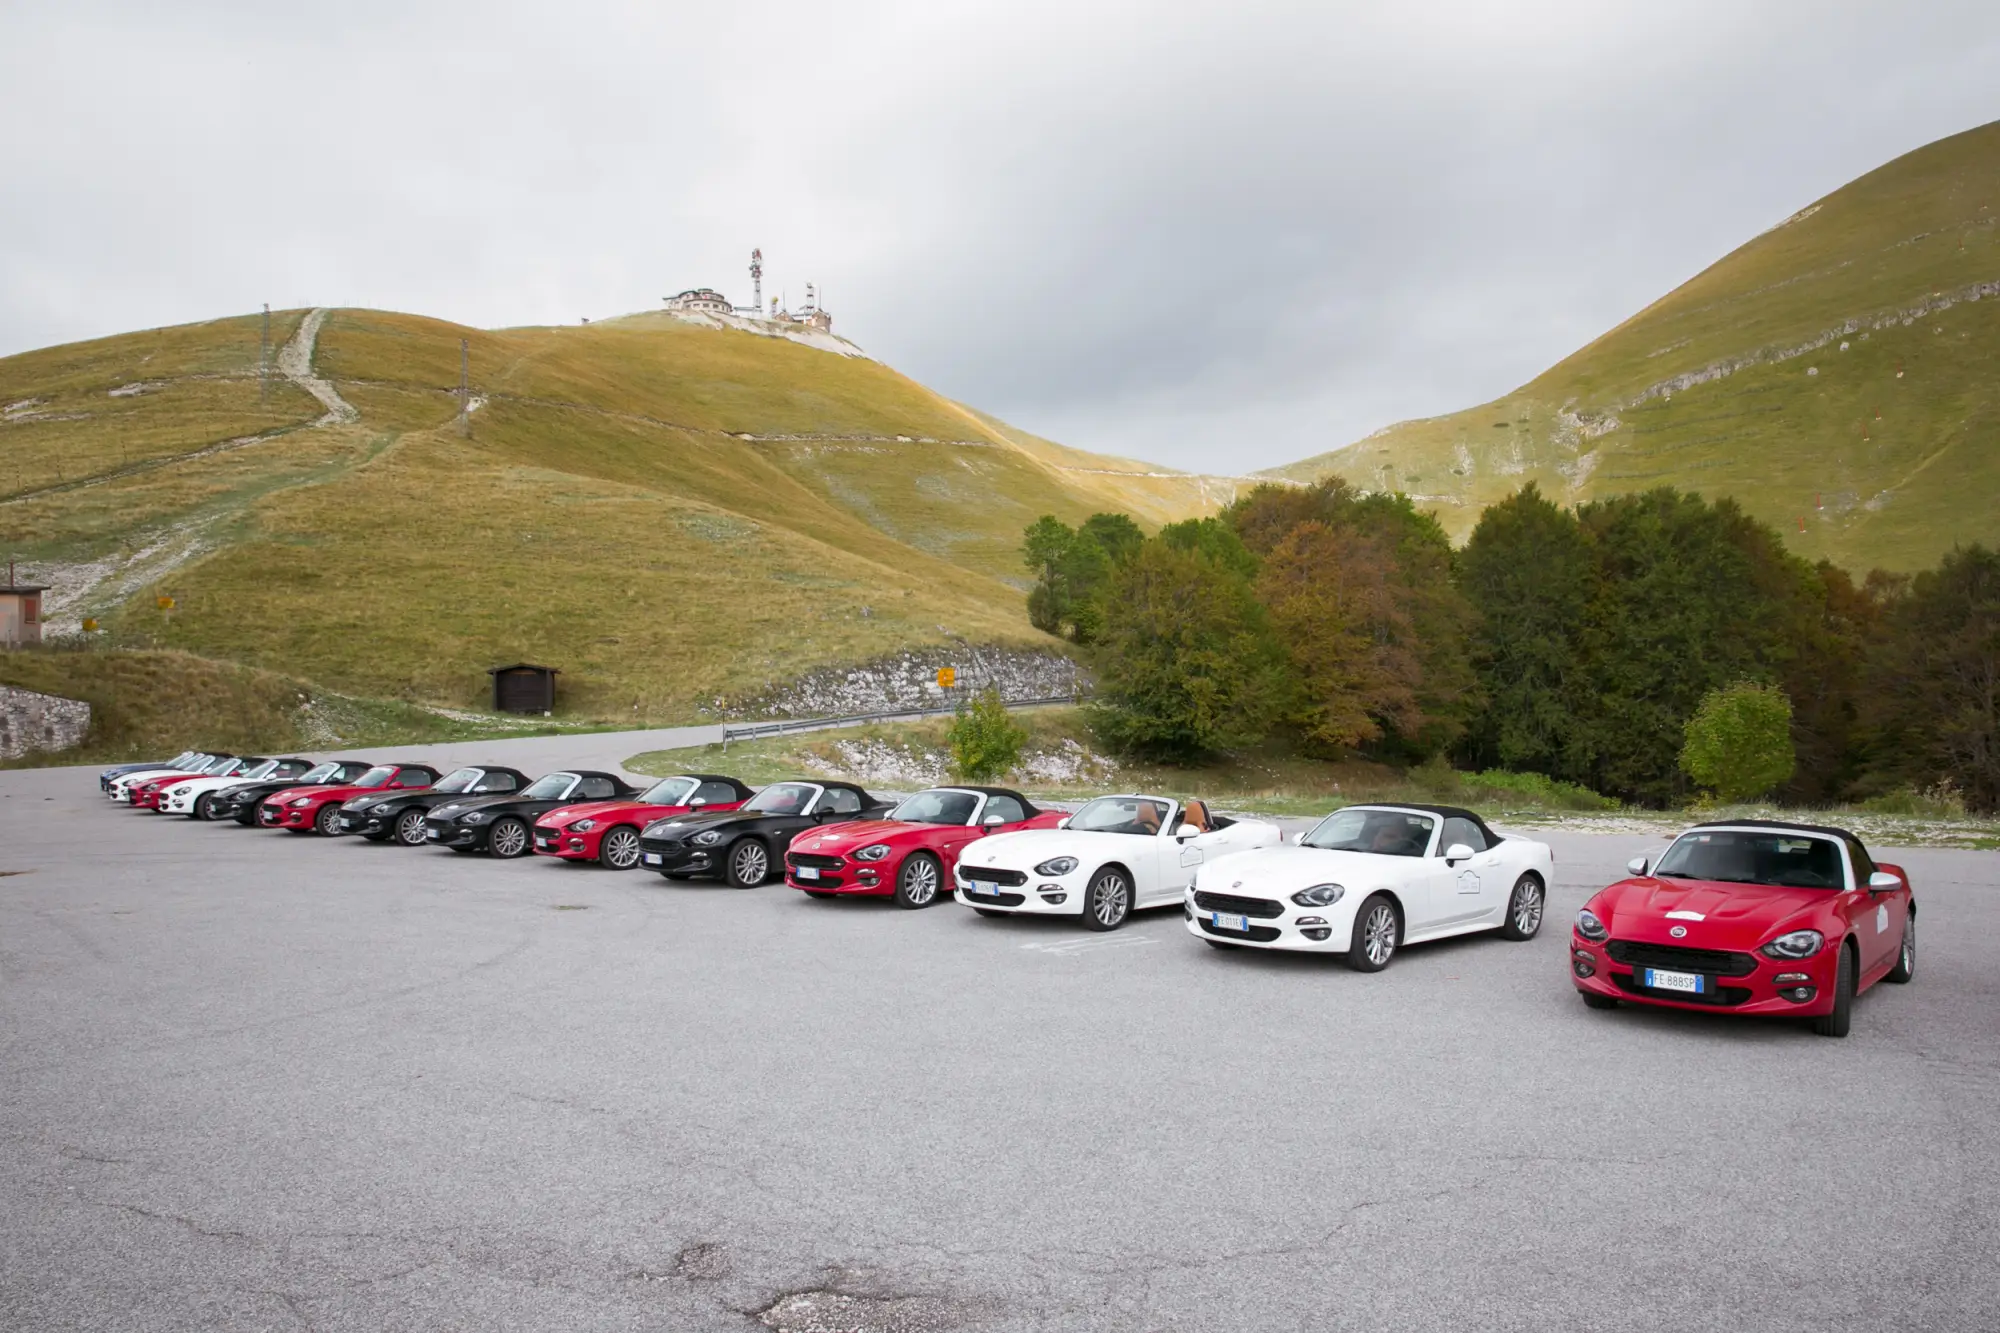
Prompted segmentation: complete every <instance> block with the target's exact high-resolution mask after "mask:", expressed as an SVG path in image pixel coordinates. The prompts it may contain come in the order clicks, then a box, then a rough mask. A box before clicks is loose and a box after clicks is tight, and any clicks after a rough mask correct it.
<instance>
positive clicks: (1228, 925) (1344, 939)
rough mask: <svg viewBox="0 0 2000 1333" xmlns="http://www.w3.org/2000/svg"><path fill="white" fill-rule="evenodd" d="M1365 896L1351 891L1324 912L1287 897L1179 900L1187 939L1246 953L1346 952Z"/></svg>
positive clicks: (1191, 896) (1193, 896)
mask: <svg viewBox="0 0 2000 1333" xmlns="http://www.w3.org/2000/svg"><path fill="white" fill-rule="evenodd" d="M1367 896H1368V895H1367V894H1355V893H1352V892H1349V893H1348V894H1347V895H1346V896H1344V897H1343V898H1341V900H1340V901H1339V902H1336V903H1333V904H1330V905H1329V906H1326V907H1301V906H1299V905H1298V904H1297V903H1295V902H1293V901H1292V900H1291V899H1289V898H1264V897H1249V896H1243V895H1238V894H1219V893H1203V892H1201V891H1200V890H1198V889H1197V890H1190V891H1189V893H1188V894H1187V896H1186V897H1185V898H1183V899H1182V900H1181V916H1182V917H1183V919H1185V921H1186V922H1187V929H1188V934H1190V935H1194V936H1197V937H1199V938H1201V939H1204V940H1224V941H1227V942H1228V943H1230V944H1238V945H1242V946H1243V947H1244V948H1246V949H1282V950H1288V951H1294V952H1299V953H1346V952H1347V947H1348V945H1349V943H1350V942H1351V941H1352V940H1353V937H1354V911H1355V908H1356V906H1357V905H1358V899H1361V898H1366V897H1367Z"/></svg>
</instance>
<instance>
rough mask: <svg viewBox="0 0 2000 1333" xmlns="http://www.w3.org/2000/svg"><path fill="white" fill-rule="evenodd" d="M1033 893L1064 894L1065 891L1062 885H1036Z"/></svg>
mask: <svg viewBox="0 0 2000 1333" xmlns="http://www.w3.org/2000/svg"><path fill="white" fill-rule="evenodd" d="M1035 892H1036V893H1064V892H1065V890H1064V889H1063V886H1062V885H1060V884H1037V885H1036V886H1035Z"/></svg>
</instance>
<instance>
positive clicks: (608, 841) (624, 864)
mask: <svg viewBox="0 0 2000 1333" xmlns="http://www.w3.org/2000/svg"><path fill="white" fill-rule="evenodd" d="M639 856H640V850H639V830H638V829H635V828H633V827H632V826H631V825H630V824H620V825H618V826H617V827H616V828H608V829H606V830H604V836H603V837H601V838H599V839H598V840H597V864H599V865H601V866H603V867H604V868H605V869H607V870H630V869H632V868H633V867H634V866H636V865H638V864H639Z"/></svg>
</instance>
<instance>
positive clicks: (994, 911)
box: [972, 907, 1014, 917]
mask: <svg viewBox="0 0 2000 1333" xmlns="http://www.w3.org/2000/svg"><path fill="white" fill-rule="evenodd" d="M972 910H973V911H975V912H977V913H979V915H981V916H992V917H1001V916H1012V915H1014V914H1013V913H1012V912H1003V911H1001V910H1000V909H999V908H997V907H975V908H973V909H972Z"/></svg>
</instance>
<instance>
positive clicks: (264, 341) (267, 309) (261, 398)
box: [257, 301, 271, 404]
mask: <svg viewBox="0 0 2000 1333" xmlns="http://www.w3.org/2000/svg"><path fill="white" fill-rule="evenodd" d="M270 397H271V303H270V302H269V301H266V302H264V336H263V337H262V338H261V339H259V340H258V343H257V401H258V403H259V404H262V403H265V402H268V401H269V400H270Z"/></svg>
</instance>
